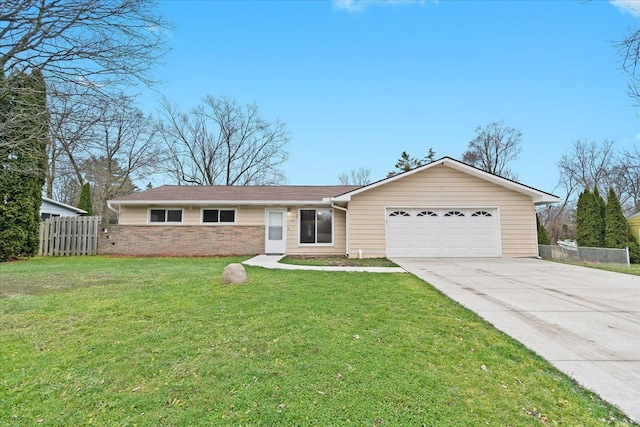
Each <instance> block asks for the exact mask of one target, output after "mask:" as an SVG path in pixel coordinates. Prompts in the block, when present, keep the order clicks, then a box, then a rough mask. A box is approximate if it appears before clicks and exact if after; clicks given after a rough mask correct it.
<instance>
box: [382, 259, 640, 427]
mask: <svg viewBox="0 0 640 427" xmlns="http://www.w3.org/2000/svg"><path fill="white" fill-rule="evenodd" d="M393 261H394V262H395V263H396V264H398V265H400V266H402V267H403V268H405V269H406V270H407V271H409V272H410V273H413V274H415V275H416V276H418V277H420V278H421V279H423V280H425V281H426V282H428V283H430V284H431V285H433V286H434V287H436V288H437V289H439V290H440V291H442V292H443V293H444V294H446V295H447V296H449V297H450V298H452V299H454V300H456V301H457V302H459V303H460V304H462V305H464V306H465V307H467V308H469V309H470V310H472V311H474V312H476V313H477V314H478V315H480V316H481V317H483V318H484V319H485V320H487V321H488V322H490V323H492V324H493V325H494V326H495V327H496V328H498V329H500V330H502V331H503V332H505V333H507V334H508V335H510V336H511V337H513V338H515V339H516V340H518V341H520V342H521V343H522V344H524V345H526V346H527V347H529V348H530V349H532V350H533V351H535V352H536V353H538V354H539V355H540V356H542V357H544V358H545V359H547V360H548V361H550V362H551V363H552V364H553V365H555V366H556V367H557V368H558V369H559V370H561V371H563V372H564V373H566V374H568V375H570V376H571V377H573V378H574V379H575V380H576V381H577V382H578V383H580V384H581V385H583V386H585V387H587V388H588V389H590V390H593V391H594V392H596V393H597V394H599V395H600V396H601V397H602V398H603V399H605V400H607V401H608V402H610V403H612V404H614V405H616V406H618V407H619V408H620V409H622V410H623V411H624V412H625V413H626V414H627V415H628V416H629V417H631V418H633V419H634V420H635V421H636V422H640V277H638V276H631V275H626V274H620V273H611V272H607V271H602V270H595V269H591V268H585V267H576V266H571V265H565V264H559V263H553V262H547V261H541V260H536V259H497V258H493V259H415V258H402V259H393Z"/></svg>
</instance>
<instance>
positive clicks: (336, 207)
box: [331, 201, 349, 258]
mask: <svg viewBox="0 0 640 427" xmlns="http://www.w3.org/2000/svg"><path fill="white" fill-rule="evenodd" d="M331 207H332V208H334V209H338V210H341V211H344V213H345V220H344V221H345V234H346V236H345V250H346V254H345V255H347V258H349V209H347V208H343V207H342V206H338V205H336V204H335V203H334V202H333V201H331Z"/></svg>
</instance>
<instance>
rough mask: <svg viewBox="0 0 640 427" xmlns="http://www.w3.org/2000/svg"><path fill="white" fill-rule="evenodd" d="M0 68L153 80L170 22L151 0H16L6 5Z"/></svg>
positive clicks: (77, 78)
mask: <svg viewBox="0 0 640 427" xmlns="http://www.w3.org/2000/svg"><path fill="white" fill-rule="evenodd" d="M0 23H2V24H1V26H0V27H1V28H0V70H2V71H3V72H4V73H5V75H9V74H13V73H16V72H18V73H19V72H23V71H24V70H27V69H32V68H37V69H40V70H41V71H42V72H43V73H44V75H45V78H48V79H54V80H57V81H60V80H62V81H67V82H72V83H74V84H79V85H85V86H104V85H107V84H114V83H115V84H118V85H121V84H130V83H131V82H132V81H134V80H137V81H142V82H145V83H150V82H152V79H151V78H150V76H149V71H150V70H151V69H152V67H153V66H154V65H155V64H157V62H158V61H159V59H160V58H161V57H162V56H163V55H164V53H165V52H166V41H167V35H168V34H167V31H168V29H169V28H170V25H169V24H168V22H167V21H165V20H164V18H163V17H162V16H160V15H158V14H157V12H156V10H155V3H154V2H153V1H151V0H11V1H3V2H2V4H1V5H0Z"/></svg>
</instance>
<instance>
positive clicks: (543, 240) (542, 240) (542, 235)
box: [536, 214, 551, 245]
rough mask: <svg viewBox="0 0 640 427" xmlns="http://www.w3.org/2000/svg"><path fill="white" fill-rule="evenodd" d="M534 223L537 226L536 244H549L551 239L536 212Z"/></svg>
mask: <svg viewBox="0 0 640 427" xmlns="http://www.w3.org/2000/svg"><path fill="white" fill-rule="evenodd" d="M536 225H537V227H538V244H539V245H550V244H551V239H549V234H548V233H547V229H546V228H544V226H543V225H542V223H541V222H540V217H539V216H538V214H536Z"/></svg>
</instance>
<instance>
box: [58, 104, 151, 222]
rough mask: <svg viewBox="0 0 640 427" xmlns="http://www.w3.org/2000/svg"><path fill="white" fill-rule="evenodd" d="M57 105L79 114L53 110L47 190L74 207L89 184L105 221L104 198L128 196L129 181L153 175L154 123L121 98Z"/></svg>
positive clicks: (99, 212) (105, 199) (130, 183)
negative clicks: (80, 193)
mask: <svg viewBox="0 0 640 427" xmlns="http://www.w3.org/2000/svg"><path fill="white" fill-rule="evenodd" d="M59 100H65V102H68V103H70V104H73V105H71V106H70V107H71V109H75V111H76V112H79V111H81V112H83V114H73V113H72V112H69V113H66V111H67V108H68V106H63V105H60V106H59V108H58V109H56V111H57V112H58V113H60V114H52V123H53V124H52V126H51V128H52V132H51V135H52V141H51V143H50V147H49V148H50V157H49V171H48V176H47V191H51V194H53V193H54V192H55V193H57V194H59V195H60V196H61V198H60V200H61V201H63V202H67V203H71V204H75V203H76V202H77V197H78V194H79V193H78V192H79V190H80V188H81V187H82V184H83V183H85V182H89V183H91V186H92V195H93V199H94V200H93V204H94V207H95V210H96V214H98V215H102V216H103V217H106V216H108V215H107V214H108V212H107V211H106V201H107V200H108V199H110V198H113V197H116V196H119V195H123V194H128V193H130V192H131V191H133V188H134V186H133V184H132V182H134V181H136V180H139V179H142V178H146V177H147V176H148V175H149V174H151V173H153V172H154V171H155V166H156V165H157V162H158V160H159V157H160V156H159V152H160V140H159V139H158V132H157V130H158V126H157V122H156V121H155V119H153V118H152V117H150V116H145V115H144V114H143V113H142V112H141V111H140V110H139V109H137V108H136V107H135V106H134V105H133V101H132V99H131V98H129V97H126V96H125V95H123V94H121V95H120V96H119V97H118V100H117V101H113V102H108V101H107V100H105V99H99V98H91V97H90V98H89V99H88V101H89V102H84V101H83V100H82V99H79V98H77V97H70V98H67V97H60V98H59ZM100 168H102V169H103V170H100ZM61 187H67V188H66V189H61ZM49 189H50V190H49Z"/></svg>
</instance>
